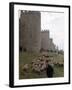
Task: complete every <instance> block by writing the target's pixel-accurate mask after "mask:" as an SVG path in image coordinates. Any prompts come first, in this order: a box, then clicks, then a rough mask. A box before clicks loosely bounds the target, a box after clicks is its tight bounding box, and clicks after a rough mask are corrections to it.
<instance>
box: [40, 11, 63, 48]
mask: <svg viewBox="0 0 72 90" xmlns="http://www.w3.org/2000/svg"><path fill="white" fill-rule="evenodd" d="M43 29H49V31H50V37H51V38H53V42H54V44H55V45H56V46H58V48H59V49H63V50H64V13H54V12H53V13H52V12H41V30H43Z"/></svg>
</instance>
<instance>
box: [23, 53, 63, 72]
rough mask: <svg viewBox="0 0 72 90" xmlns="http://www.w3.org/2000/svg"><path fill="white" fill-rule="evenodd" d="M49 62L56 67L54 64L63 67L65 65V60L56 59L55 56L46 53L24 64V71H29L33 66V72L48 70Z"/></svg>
mask: <svg viewBox="0 0 72 90" xmlns="http://www.w3.org/2000/svg"><path fill="white" fill-rule="evenodd" d="M47 63H48V64H49V65H51V66H52V67H54V65H57V66H60V67H62V66H63V65H64V64H63V62H58V61H54V60H53V56H49V55H48V54H44V55H41V56H39V57H38V58H37V59H34V60H32V62H31V63H29V64H24V65H23V66H22V70H23V71H24V72H26V71H28V69H29V68H31V70H32V71H33V72H37V73H40V72H43V71H45V70H46V67H47V66H46V65H47Z"/></svg>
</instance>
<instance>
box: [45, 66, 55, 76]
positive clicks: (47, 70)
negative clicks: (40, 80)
mask: <svg viewBox="0 0 72 90" xmlns="http://www.w3.org/2000/svg"><path fill="white" fill-rule="evenodd" d="M46 73H47V77H53V73H54V69H53V67H52V66H51V65H48V67H47V69H46Z"/></svg>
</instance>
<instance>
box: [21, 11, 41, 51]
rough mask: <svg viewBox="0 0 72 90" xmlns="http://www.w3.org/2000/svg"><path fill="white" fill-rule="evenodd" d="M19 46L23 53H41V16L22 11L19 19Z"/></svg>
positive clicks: (36, 12)
mask: <svg viewBox="0 0 72 90" xmlns="http://www.w3.org/2000/svg"><path fill="white" fill-rule="evenodd" d="M19 24H20V25H19V46H20V48H21V49H22V50H23V51H28V52H39V51H40V48H41V14H40V12H38V11H23V10H22V11H21V15H20V19H19Z"/></svg>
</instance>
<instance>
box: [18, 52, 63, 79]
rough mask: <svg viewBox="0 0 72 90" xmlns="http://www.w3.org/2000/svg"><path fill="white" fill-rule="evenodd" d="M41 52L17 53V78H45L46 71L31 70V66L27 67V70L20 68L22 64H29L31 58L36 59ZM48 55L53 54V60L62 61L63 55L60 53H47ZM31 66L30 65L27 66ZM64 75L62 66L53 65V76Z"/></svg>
mask: <svg viewBox="0 0 72 90" xmlns="http://www.w3.org/2000/svg"><path fill="white" fill-rule="evenodd" d="M40 55H41V53H27V52H26V53H24V52H20V54H19V79H31V78H47V75H46V71H43V72H41V73H36V72H33V71H32V69H31V68H29V69H28V71H27V72H24V71H23V70H22V67H23V65H24V64H29V65H30V63H31V62H32V60H33V59H37V58H38V57H39V56H40ZM48 55H49V56H51V55H52V56H53V61H54V62H62V63H63V62H64V56H63V55H61V54H55V53H52V52H51V53H48ZM29 67H31V66H29ZM63 76H64V67H63V66H62V67H60V66H57V65H55V66H54V75H53V77H63Z"/></svg>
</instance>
